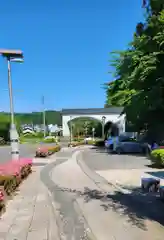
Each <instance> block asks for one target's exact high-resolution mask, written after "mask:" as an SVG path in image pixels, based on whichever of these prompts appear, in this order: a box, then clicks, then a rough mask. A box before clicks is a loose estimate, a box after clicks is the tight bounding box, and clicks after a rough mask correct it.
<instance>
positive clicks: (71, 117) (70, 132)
mask: <svg viewBox="0 0 164 240" xmlns="http://www.w3.org/2000/svg"><path fill="white" fill-rule="evenodd" d="M71 144H72V116H70V145H71Z"/></svg>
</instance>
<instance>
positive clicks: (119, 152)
mask: <svg viewBox="0 0 164 240" xmlns="http://www.w3.org/2000/svg"><path fill="white" fill-rule="evenodd" d="M116 153H117V154H119V155H120V154H121V153H122V149H121V148H120V147H119V148H116Z"/></svg>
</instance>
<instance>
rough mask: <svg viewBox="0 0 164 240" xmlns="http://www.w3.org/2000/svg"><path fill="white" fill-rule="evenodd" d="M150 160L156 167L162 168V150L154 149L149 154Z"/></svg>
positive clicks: (163, 157)
mask: <svg viewBox="0 0 164 240" xmlns="http://www.w3.org/2000/svg"><path fill="white" fill-rule="evenodd" d="M150 159H151V162H152V164H153V165H155V166H156V167H164V149H155V150H153V151H152V152H151V154H150Z"/></svg>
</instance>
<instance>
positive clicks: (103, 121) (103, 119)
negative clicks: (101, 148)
mask: <svg viewBox="0 0 164 240" xmlns="http://www.w3.org/2000/svg"><path fill="white" fill-rule="evenodd" d="M105 119H106V117H105V116H102V138H103V139H104V127H105Z"/></svg>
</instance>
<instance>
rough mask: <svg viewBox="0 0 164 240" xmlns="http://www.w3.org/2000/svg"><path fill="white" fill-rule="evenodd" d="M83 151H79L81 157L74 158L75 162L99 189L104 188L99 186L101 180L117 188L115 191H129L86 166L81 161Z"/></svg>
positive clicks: (125, 192)
mask: <svg viewBox="0 0 164 240" xmlns="http://www.w3.org/2000/svg"><path fill="white" fill-rule="evenodd" d="M84 151H85V149H84V150H81V151H80V153H79V155H80V154H81V157H80V159H76V162H77V164H78V165H79V167H80V168H81V170H82V171H83V172H84V174H85V175H87V177H89V178H90V179H91V180H92V181H93V182H94V183H95V184H96V185H97V186H98V187H99V188H100V189H102V190H104V189H103V188H102V187H101V186H100V182H102V183H104V184H107V185H108V186H111V187H113V188H115V190H117V191H119V192H121V193H123V194H127V193H130V191H129V190H126V189H123V188H122V187H120V186H118V185H117V184H114V183H112V182H109V181H108V180H106V179H105V178H103V177H102V176H100V175H99V174H98V173H96V172H95V171H93V170H91V169H90V168H89V167H88V166H87V164H86V163H85V162H84V161H83V159H82V153H83V152H84ZM77 157H78V156H77ZM95 179H97V180H95Z"/></svg>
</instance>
